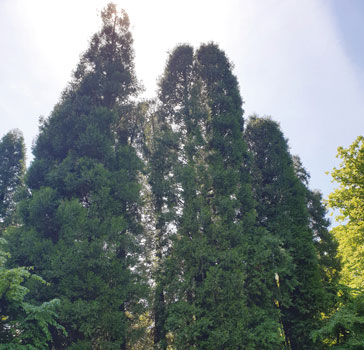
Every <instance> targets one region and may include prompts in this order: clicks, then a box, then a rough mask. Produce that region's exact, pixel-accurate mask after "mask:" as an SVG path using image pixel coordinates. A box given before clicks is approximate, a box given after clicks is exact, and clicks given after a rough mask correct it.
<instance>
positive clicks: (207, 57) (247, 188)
mask: <svg viewBox="0 0 364 350" xmlns="http://www.w3.org/2000/svg"><path fill="white" fill-rule="evenodd" d="M159 99H160V101H161V102H162V104H161V107H160V110H159V112H158V116H159V118H160V119H159V123H158V127H159V129H158V133H157V134H156V135H157V137H156V146H155V148H154V157H155V158H154V160H153V163H152V166H153V169H155V170H154V172H152V177H151V178H152V182H151V184H152V191H153V193H154V198H155V208H157V210H156V212H157V214H158V216H157V223H159V225H160V226H159V230H160V231H159V232H162V230H161V228H163V227H164V231H166V227H168V223H171V222H172V223H174V225H175V226H174V227H175V231H176V233H175V234H172V236H171V234H169V237H172V245H170V244H169V245H168V244H167V245H164V246H162V249H165V251H167V252H168V253H167V254H166V255H164V256H163V257H162V260H159V259H158V261H159V263H160V264H159V271H161V274H160V276H161V277H160V278H159V279H158V280H157V282H158V283H159V284H158V285H157V289H156V291H157V292H158V293H159V294H158V295H157V298H156V300H157V301H158V302H159V304H158V303H156V306H157V307H156V312H159V314H158V315H156V327H159V328H158V332H160V333H159V334H160V335H161V336H163V337H164V339H155V340H156V341H159V344H158V345H159V346H160V347H161V348H165V347H164V346H165V344H166V333H167V332H169V334H170V337H169V339H170V340H171V341H172V342H173V346H175V348H176V349H190V348H193V347H198V348H199V349H221V348H224V349H245V348H252V349H253V348H254V349H261V348H264V347H266V348H268V347H270V348H272V349H278V348H280V346H281V345H282V338H281V336H280V334H279V328H280V324H279V317H278V313H277V312H275V311H276V308H274V307H273V305H274V304H273V295H272V293H271V292H270V291H269V284H267V282H266V278H267V277H269V278H270V280H271V283H275V280H274V273H272V272H271V271H270V272H269V273H270V275H269V276H268V272H266V271H264V270H260V269H261V262H263V261H264V260H265V259H266V256H265V252H264V253H262V252H261V251H259V249H257V247H259V246H261V244H262V243H263V242H265V244H266V247H269V244H270V243H272V242H273V241H274V238H272V237H270V236H269V235H268V234H266V232H265V231H264V230H260V229H259V228H257V227H256V226H255V213H254V201H253V199H252V196H251V185H250V182H249V181H250V180H249V173H248V170H247V166H248V164H249V156H248V154H247V151H246V146H245V143H244V141H243V134H242V132H243V124H244V123H243V122H244V121H243V118H242V114H243V110H242V100H241V97H240V94H239V89H238V84H237V80H236V78H235V76H234V75H233V74H232V72H231V65H230V63H229V61H228V59H227V58H226V56H225V54H224V52H222V51H221V50H220V49H219V48H218V47H217V46H216V45H215V44H207V45H202V46H201V47H200V48H199V50H197V52H196V53H195V54H194V53H193V49H192V48H191V47H190V46H188V45H181V46H179V47H177V48H176V49H175V50H174V51H173V52H172V53H171V55H170V57H169V60H168V63H167V66H166V70H165V73H164V75H163V77H162V80H161V82H160V92H159ZM154 166H155V168H154ZM157 176H158V177H157ZM154 177H156V178H155V179H158V180H154ZM158 198H159V201H158ZM166 215H167V217H168V219H167V217H166ZM163 225H164V226H163ZM172 233H173V232H172ZM161 237H165V236H164V235H162V236H161ZM166 248H170V249H167V250H166ZM158 254H159V253H158V249H157V256H158ZM252 270H253V271H252ZM258 270H260V271H259V272H260V274H259V272H258ZM157 276H158V275H157ZM161 285H163V286H162V288H161ZM158 305H159V306H158ZM267 305H269V309H268V310H265V309H264V307H265V306H267ZM160 306H163V308H161V307H160ZM271 312H273V315H271V314H270V313H271ZM158 317H160V318H159V319H158ZM158 320H163V322H161V323H157V321H158ZM167 338H168V337H167ZM163 341H164V343H163Z"/></svg>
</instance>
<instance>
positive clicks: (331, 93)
mask: <svg viewBox="0 0 364 350" xmlns="http://www.w3.org/2000/svg"><path fill="white" fill-rule="evenodd" d="M115 2H116V3H117V4H118V5H119V8H120V7H122V8H124V9H125V10H126V11H127V13H128V14H129V17H130V20H131V29H132V34H133V37H134V48H135V55H136V61H135V64H136V70H137V75H138V77H139V79H141V80H142V81H143V83H144V86H145V90H146V91H145V94H144V96H145V97H152V96H154V94H155V91H156V81H157V79H158V77H159V76H160V75H161V74H162V71H163V67H164V65H165V62H166V59H167V55H168V51H170V50H172V49H173V48H174V47H175V46H176V44H178V43H186V42H188V43H191V44H192V45H194V46H196V47H197V46H198V45H199V44H200V43H202V42H207V41H214V42H216V43H218V44H219V45H220V47H221V48H222V49H223V50H225V51H226V53H227V55H228V56H229V57H230V59H231V61H232V62H233V63H234V66H235V69H234V73H235V74H236V75H237V77H238V79H239V82H240V88H241V93H242V96H243V99H244V102H245V103H244V109H245V117H246V118H247V117H248V116H249V115H251V114H253V113H257V114H259V115H261V116H265V115H270V116H272V118H273V119H274V120H276V121H278V122H279V123H280V125H281V128H282V131H283V132H284V134H285V136H286V137H287V138H288V139H289V144H290V146H291V152H292V153H293V154H297V155H299V156H300V157H301V159H302V162H303V164H304V166H305V167H306V169H307V170H308V171H309V172H310V174H311V187H312V188H314V189H320V190H321V191H322V192H323V193H324V195H325V196H327V194H328V193H329V192H331V191H332V189H333V186H334V185H333V184H332V183H331V180H330V177H329V176H328V175H326V174H325V172H326V171H329V170H331V169H332V168H333V167H334V166H335V165H337V164H338V160H337V159H336V158H335V156H336V150H337V147H338V146H345V147H346V146H348V145H349V144H350V143H352V142H353V141H354V139H355V138H356V137H357V136H358V135H360V134H363V133H364V51H363V50H364V49H363V41H364V1H361V0H305V1H301V0H240V1H238V0H224V1H217V0H192V1H191V0H184V1H175V0H165V1H162V0H157V1H153V0H130V1H128V0H125V1H121V0H120V1H115ZM106 3H107V1H101V0H77V1H76V0H72V1H71V0H63V1H59V0H53V1H52V0H0V33H1V35H0V118H1V124H0V136H2V135H4V134H5V133H6V132H8V131H9V130H10V129H13V128H19V129H20V130H21V131H22V132H23V133H24V136H25V140H26V146H27V149H28V152H27V154H28V163H29V161H31V159H32V156H31V144H32V141H33V140H34V139H35V137H36V135H37V133H38V118H39V116H45V117H46V116H48V115H49V114H50V112H51V110H52V108H53V106H54V105H55V103H57V101H58V99H59V96H60V93H61V91H62V90H63V89H64V88H65V87H66V84H67V82H68V81H69V80H70V77H71V72H72V70H73V69H74V68H75V66H76V64H77V62H78V59H79V56H80V53H81V52H82V51H84V50H85V49H86V48H87V46H88V42H89V39H90V37H91V36H92V34H93V33H94V32H96V31H97V30H98V29H99V27H100V24H101V20H100V17H99V15H98V14H99V12H100V10H101V9H102V8H103V7H104V6H105V4H106Z"/></svg>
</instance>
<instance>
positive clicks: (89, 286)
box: [9, 4, 145, 349]
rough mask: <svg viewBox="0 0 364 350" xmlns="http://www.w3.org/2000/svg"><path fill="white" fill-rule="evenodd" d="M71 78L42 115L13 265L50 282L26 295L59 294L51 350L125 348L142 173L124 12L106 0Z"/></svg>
mask: <svg viewBox="0 0 364 350" xmlns="http://www.w3.org/2000/svg"><path fill="white" fill-rule="evenodd" d="M101 17H102V21H103V26H102V28H101V30H100V32H98V33H97V34H95V35H94V36H93V38H92V40H91V43H90V47H89V49H88V50H87V51H86V52H85V53H84V54H83V55H82V57H81V61H80V64H79V65H78V67H77V69H76V70H75V73H74V76H73V80H72V81H71V83H70V84H69V86H68V88H67V89H66V90H65V92H64V93H63V95H62V98H61V101H60V102H59V103H58V104H57V105H56V106H55V108H54V110H53V112H52V114H51V115H50V117H49V118H48V119H47V120H44V121H43V123H42V125H41V128H40V133H39V136H38V139H37V141H36V144H35V147H34V150H33V153H34V156H35V159H34V161H33V162H32V164H31V166H30V169H29V171H28V174H27V185H28V186H29V189H30V191H29V194H28V197H27V198H25V199H24V200H23V201H22V202H21V203H20V206H19V213H20V215H21V218H22V222H23V225H22V227H19V228H16V229H14V230H13V231H12V232H10V234H9V243H10V247H11V251H12V263H13V264H17V265H20V266H22V265H23V266H34V268H35V271H36V272H37V273H38V274H40V275H41V276H42V277H44V278H45V279H46V280H47V281H49V282H50V286H49V287H45V288H43V289H40V290H39V291H38V292H37V293H32V295H31V296H32V298H34V299H35V300H38V301H43V300H46V299H49V298H54V297H57V298H60V299H61V301H62V302H61V307H60V322H61V324H62V325H63V326H64V327H65V328H66V330H67V332H68V336H67V337H63V336H60V337H56V338H55V343H54V346H55V347H56V348H57V349H62V348H67V349H90V348H95V349H96V348H107V349H126V348H127V346H128V344H132V343H133V342H134V340H135V339H134V337H135V334H136V333H138V332H140V329H139V328H138V327H137V329H135V327H132V326H131V325H132V324H135V323H137V322H136V321H137V320H138V315H139V313H140V312H141V311H142V309H143V303H142V302H141V298H142V296H143V297H144V296H145V284H143V283H142V281H141V279H142V277H141V276H140V275H139V274H138V272H139V271H138V269H137V268H136V265H137V262H138V258H139V254H138V253H139V252H138V236H140V234H141V233H142V227H141V224H140V215H139V207H140V205H141V201H140V195H139V191H140V184H139V173H140V171H141V169H142V162H141V160H140V159H139V157H138V156H137V153H136V150H135V149H134V148H133V147H132V143H133V137H132V133H131V130H132V127H133V126H132V125H131V120H132V113H133V111H134V110H135V108H134V107H133V104H132V102H131V98H132V97H133V96H134V95H135V94H136V93H137V91H138V89H139V86H138V84H137V80H136V78H135V73H134V64H133V49H132V46H131V45H132V38H131V34H130V32H129V19H128V16H127V15H126V13H125V12H123V11H122V12H121V13H120V14H119V13H118V11H117V10H116V7H115V5H113V4H109V5H108V6H107V7H106V8H105V9H104V10H103V11H102V14H101Z"/></svg>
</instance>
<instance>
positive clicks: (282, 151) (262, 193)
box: [245, 117, 324, 350]
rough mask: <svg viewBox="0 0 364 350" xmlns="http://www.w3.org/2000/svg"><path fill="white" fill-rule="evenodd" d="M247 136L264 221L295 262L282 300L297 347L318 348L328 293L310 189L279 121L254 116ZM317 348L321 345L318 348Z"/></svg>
mask: <svg viewBox="0 0 364 350" xmlns="http://www.w3.org/2000/svg"><path fill="white" fill-rule="evenodd" d="M245 137H246V140H247V143H248V147H249V150H250V151H251V153H252V155H253V166H252V179H253V188H254V196H255V199H256V200H257V202H258V206H257V213H258V220H259V222H260V224H261V225H262V226H263V227H265V228H266V229H267V230H268V231H269V232H271V233H272V234H273V235H275V236H276V237H278V238H279V239H280V240H281V242H282V244H283V248H284V249H285V250H286V252H287V253H288V254H289V255H290V257H291V259H292V263H291V264H290V265H286V266H285V267H282V268H281V270H282V273H279V274H277V279H278V284H277V288H278V290H279V293H280V294H281V296H282V297H281V300H280V301H279V303H278V306H279V309H280V312H281V320H282V325H283V330H284V335H285V339H286V346H287V348H289V349H292V350H298V349H300V350H302V349H307V350H308V349H311V350H312V349H315V348H316V347H319V345H317V344H316V345H315V344H314V343H313V341H312V339H311V337H310V333H311V331H312V330H314V329H315V328H317V326H318V321H319V317H320V311H322V304H321V300H322V299H323V298H324V292H323V289H322V284H321V280H320V274H319V267H318V261H317V255H316V252H315V248H314V240H313V232H312V229H311V228H310V216H309V212H308V209H307V202H306V193H307V192H306V188H305V186H304V185H303V183H302V182H301V181H300V180H299V179H298V177H297V176H296V174H295V171H294V166H293V161H292V157H291V155H290V153H289V150H288V145H287V140H286V139H285V138H284V136H283V134H282V132H281V130H280V128H279V126H278V124H277V123H275V122H274V121H272V120H271V119H269V118H258V117H252V118H251V119H250V121H249V123H248V125H247V128H246V131H245ZM315 346H316V347H315Z"/></svg>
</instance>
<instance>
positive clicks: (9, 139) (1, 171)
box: [0, 130, 25, 231]
mask: <svg viewBox="0 0 364 350" xmlns="http://www.w3.org/2000/svg"><path fill="white" fill-rule="evenodd" d="M24 174H25V145H24V138H23V135H22V133H21V132H20V131H19V130H12V131H9V132H8V133H7V134H6V135H5V136H3V137H2V139H1V140H0V231H1V230H2V229H4V228H5V227H6V226H7V225H8V224H9V223H10V222H11V216H12V213H13V212H14V209H15V198H14V197H15V194H16V191H17V190H18V189H19V187H20V186H21V185H22V184H23V183H24Z"/></svg>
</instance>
